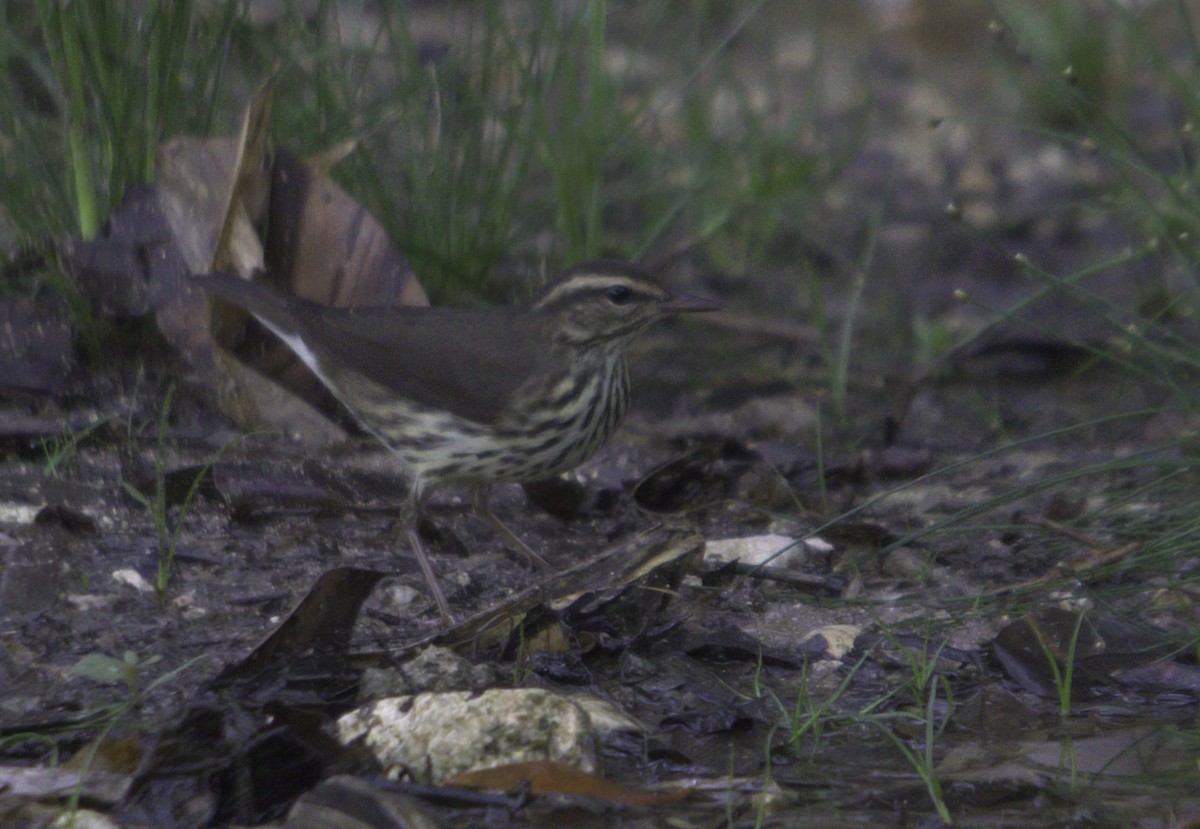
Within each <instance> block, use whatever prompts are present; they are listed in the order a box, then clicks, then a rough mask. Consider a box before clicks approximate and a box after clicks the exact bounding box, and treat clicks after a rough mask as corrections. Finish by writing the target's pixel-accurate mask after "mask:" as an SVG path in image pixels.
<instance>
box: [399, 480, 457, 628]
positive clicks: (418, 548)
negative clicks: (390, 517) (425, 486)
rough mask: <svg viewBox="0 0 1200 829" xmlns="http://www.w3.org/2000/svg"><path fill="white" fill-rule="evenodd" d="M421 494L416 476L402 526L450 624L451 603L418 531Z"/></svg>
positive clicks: (402, 512) (402, 517)
mask: <svg viewBox="0 0 1200 829" xmlns="http://www.w3.org/2000/svg"><path fill="white" fill-rule="evenodd" d="M421 494H422V493H421V481H420V479H419V478H415V479H414V480H413V484H412V489H411V490H410V491H409V494H408V498H407V499H405V503H404V506H403V507H402V509H401V513H400V526H401V527H403V529H404V535H405V536H406V537H407V538H408V545H409V546H410V547H412V551H413V553H415V554H416V556H417V564H419V565H420V567H421V573H422V574H423V575H424V576H425V583H426V584H427V585H429V592H430V593H431V594H433V601H434V602H435V603H436V604H437V608H438V614H439V615H440V616H441V617H442V624H443V625H449V624H450V623H451V622H452V621H453V619H452V618H451V617H450V605H449V604H447V602H446V596H445V594H443V593H442V587H441V585H439V584H438V580H437V576H435V575H434V574H433V567H432V566H431V565H430V564H429V557H428V556H426V555H425V546H424V545H423V544H422V543H421V534H420V533H419V532H418V527H419V525H420V523H421V501H422V497H421Z"/></svg>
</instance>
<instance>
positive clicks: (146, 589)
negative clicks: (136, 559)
mask: <svg viewBox="0 0 1200 829" xmlns="http://www.w3.org/2000/svg"><path fill="white" fill-rule="evenodd" d="M112 577H113V581H115V582H116V583H117V584H124V585H127V586H129V587H132V588H133V589H134V590H136V591H138V592H139V593H153V592H154V586H153V585H152V584H150V582H148V581H146V580H145V579H144V578H142V574H141V573H139V572H138V571H137V570H134V569H132V568H127V569H124V570H114V571H113V574H112Z"/></svg>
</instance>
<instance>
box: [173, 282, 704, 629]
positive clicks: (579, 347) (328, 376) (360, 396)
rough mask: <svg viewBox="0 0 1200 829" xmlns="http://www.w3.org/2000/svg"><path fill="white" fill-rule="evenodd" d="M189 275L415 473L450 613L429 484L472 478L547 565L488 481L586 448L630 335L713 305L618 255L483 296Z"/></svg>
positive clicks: (425, 564) (535, 558) (562, 466)
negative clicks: (431, 523) (490, 300)
mask: <svg viewBox="0 0 1200 829" xmlns="http://www.w3.org/2000/svg"><path fill="white" fill-rule="evenodd" d="M193 280H194V281H195V283H196V284H197V285H198V286H199V287H201V288H203V289H204V290H206V291H208V292H209V293H210V294H212V295H214V296H216V297H218V298H219V299H220V300H222V301H224V302H228V303H230V304H232V305H235V306H237V307H239V308H241V309H243V310H244V311H246V312H248V313H249V314H250V315H252V316H253V317H254V318H255V319H257V320H258V321H259V322H260V323H262V325H264V326H265V327H266V328H267V329H268V330H270V331H271V332H272V333H274V334H275V336H277V337H278V338H279V339H280V340H282V341H283V342H284V343H285V344H286V345H287V346H288V347H289V348H290V349H291V350H292V351H293V352H294V353H295V354H296V356H297V357H299V358H300V360H302V361H303V362H304V363H305V364H306V365H307V366H308V368H309V369H310V370H311V371H312V372H313V374H315V375H316V376H317V378H318V379H319V380H320V381H321V382H322V383H323V384H324V385H325V386H326V387H327V388H328V389H329V390H330V392H332V394H333V395H334V397H336V398H337V399H338V400H339V401H340V402H341V403H342V404H343V405H344V406H345V407H346V409H347V410H348V411H349V412H350V413H351V414H352V415H353V416H354V418H355V419H356V420H357V421H358V422H359V424H360V425H361V426H362V427H363V428H364V429H365V430H366V431H367V432H369V433H370V434H372V435H373V436H374V437H375V438H377V439H378V440H379V442H380V443H382V444H383V445H384V446H385V447H387V448H388V449H389V450H391V452H392V454H393V455H394V456H395V458H396V459H398V461H399V462H400V465H401V466H402V467H403V469H404V470H405V471H406V473H407V477H408V490H407V492H406V493H405V495H404V498H403V504H402V507H401V510H400V515H399V519H398V525H399V526H400V527H401V528H402V529H403V532H404V535H405V536H406V538H407V540H408V543H409V546H410V547H411V548H412V551H413V553H414V555H415V557H416V560H417V563H418V565H419V566H420V568H421V572H422V574H423V576H424V578H425V581H426V583H427V584H428V587H429V592H430V594H431V595H432V597H433V600H434V602H435V604H436V605H437V609H438V612H439V615H440V617H441V621H442V623H443V624H446V623H449V622H450V620H451V619H452V616H451V613H450V607H449V603H448V602H447V601H446V597H445V594H444V593H443V592H442V589H441V586H440V585H439V583H438V580H437V577H436V576H435V574H434V571H433V567H432V566H431V564H430V562H429V558H428V556H427V555H426V553H425V549H424V546H423V544H422V543H421V539H420V537H419V534H418V532H417V527H418V523H419V520H420V516H421V510H422V505H423V503H424V500H425V497H426V496H427V495H428V493H429V492H430V491H431V490H432V489H433V488H435V487H440V486H442V485H458V486H464V487H466V488H467V489H468V491H469V502H470V505H471V507H472V509H473V511H474V512H475V513H476V514H477V515H478V516H479V517H480V518H482V519H483V520H484V521H486V522H487V523H488V524H489V525H491V526H492V527H493V528H494V529H495V530H496V531H497V532H498V533H499V534H500V535H501V536H502V537H503V538H504V539H505V541H506V542H507V543H508V544H509V546H511V547H512V548H513V549H514V550H515V551H517V552H520V553H522V554H523V555H524V556H525V557H526V558H527V559H529V560H530V562H532V563H533V564H535V565H537V566H538V567H541V568H548V567H549V564H548V563H547V562H546V561H545V559H543V558H542V557H541V556H540V555H538V554H537V553H536V552H534V551H533V550H532V549H531V548H530V547H529V546H528V545H527V544H525V542H524V541H522V540H521V539H520V538H519V537H518V536H517V535H516V534H515V533H514V532H512V530H510V529H509V528H508V527H507V526H506V525H505V524H504V523H503V522H502V521H500V520H499V519H498V518H497V517H496V516H495V515H494V514H493V513H492V511H491V509H490V508H489V506H488V495H489V491H490V489H491V487H492V485H493V484H497V483H521V482H530V481H537V480H543V479H547V478H551V477H553V476H556V475H559V474H561V473H563V472H566V471H568V470H571V469H574V468H575V467H577V466H579V465H580V464H581V463H583V462H584V461H586V460H587V459H588V458H590V457H591V456H592V455H593V454H595V452H596V451H597V450H598V449H599V448H600V447H601V446H603V445H604V444H605V442H607V441H608V439H609V438H610V437H612V435H613V432H614V431H616V429H617V426H618V425H619V423H620V422H621V419H622V417H623V415H624V414H625V410H626V407H627V404H628V401H629V372H628V368H627V363H626V355H627V352H628V348H629V345H630V343H631V342H632V341H633V340H634V338H635V337H636V336H637V335H638V334H639V333H640V332H641V331H642V330H643V329H645V328H646V327H647V326H649V325H650V324H652V323H654V322H655V321H657V320H659V319H662V318H664V317H667V316H671V315H675V314H682V313H696V312H704V311H713V310H716V309H717V308H718V307H719V305H718V303H716V302H713V301H711V300H708V299H704V298H700V297H695V296H689V295H672V294H670V293H668V292H667V291H666V290H664V289H663V288H661V287H660V286H658V285H657V284H656V283H655V281H654V280H653V278H652V276H651V274H650V273H649V272H648V270H647V269H646V268H644V267H643V266H641V265H639V264H636V263H633V262H628V261H624V260H613V259H599V260H593V261H589V262H584V263H582V264H579V265H575V266H573V267H570V268H568V269H567V270H565V271H563V272H562V273H561V274H559V275H558V276H557V277H556V278H554V279H552V280H551V281H549V282H548V284H547V285H546V287H545V288H544V289H543V290H542V291H541V292H540V293H538V294H537V295H536V296H534V297H533V298H532V299H531V300H529V301H528V302H524V303H519V304H513V305H504V306H493V307H475V308H457V307H413V306H403V307H396V306H391V307H347V308H335V307H331V306H327V305H320V304H317V303H313V302H309V301H307V300H304V299H301V298H299V297H295V296H289V295H286V294H283V293H280V292H279V291H276V290H274V289H272V288H268V287H266V286H264V285H261V284H259V283H257V282H253V281H251V280H248V279H243V278H241V277H239V276H237V275H234V274H230V273H212V274H206V275H201V276H195V277H193Z"/></svg>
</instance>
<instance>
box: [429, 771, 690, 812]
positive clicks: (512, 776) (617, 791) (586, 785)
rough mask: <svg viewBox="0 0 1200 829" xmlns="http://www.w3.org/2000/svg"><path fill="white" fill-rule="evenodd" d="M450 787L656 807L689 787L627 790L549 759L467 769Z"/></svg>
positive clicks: (680, 796)
mask: <svg viewBox="0 0 1200 829" xmlns="http://www.w3.org/2000/svg"><path fill="white" fill-rule="evenodd" d="M444 782H445V785H447V786H462V787H463V788H468V789H489V790H493V791H505V792H507V791H513V790H514V789H524V788H527V789H528V790H529V791H530V792H531V793H533V794H536V795H548V794H567V795H576V796H582V797H594V798H596V799H598V800H607V801H608V802H610V803H620V804H622V805H625V806H657V805H660V804H664V803H676V802H678V801H680V800H683V799H684V798H686V797H687V796H688V795H689V794H690V791H689V790H688V789H675V790H673V791H669V792H644V791H639V790H637V789H628V788H626V787H624V786H621V785H619V784H617V783H613V782H612V781H611V780H605V779H604V778H603V777H600V776H599V775H595V774H591V773H589V772H586V771H581V770H580V769H577V768H575V767H574V766H569V765H567V764H565V763H554V762H551V761H549V760H531V761H528V762H524V763H509V764H507V765H504V766H493V767H492V768H490V769H480V770H479V771H468V772H464V773H462V774H457V775H455V776H454V777H451V778H450V779H449V780H446V781H444Z"/></svg>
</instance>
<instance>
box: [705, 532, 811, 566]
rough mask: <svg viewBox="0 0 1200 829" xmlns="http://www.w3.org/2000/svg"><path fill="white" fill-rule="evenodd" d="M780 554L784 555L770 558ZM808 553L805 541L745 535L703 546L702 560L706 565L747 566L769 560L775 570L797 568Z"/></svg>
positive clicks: (711, 541)
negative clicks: (728, 562)
mask: <svg viewBox="0 0 1200 829" xmlns="http://www.w3.org/2000/svg"><path fill="white" fill-rule="evenodd" d="M780 550H783V551H784V552H783V553H782V554H780V555H779V556H778V557H776V558H771V557H772V556H774V555H775V554H776V553H779V551H780ZM808 551H809V547H808V540H806V541H805V542H804V543H801V544H797V543H796V539H794V538H789V537H788V536H786V535H749V536H745V537H744V538H717V539H710V540H709V541H706V542H705V544H704V557H705V559H708V560H709V561H740V562H741V563H742V564H749V565H751V566H753V565H758V564H763V563H765V562H767V560H768V559H770V563H771V564H772V565H774V566H776V567H783V566H788V565H794V564H798V563H799V561H800V560H802V559H803V558H804V557H805V556H806V555H807V554H808Z"/></svg>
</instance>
